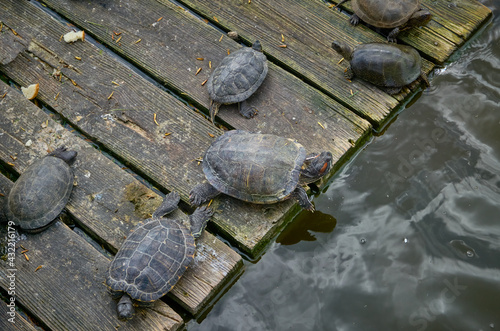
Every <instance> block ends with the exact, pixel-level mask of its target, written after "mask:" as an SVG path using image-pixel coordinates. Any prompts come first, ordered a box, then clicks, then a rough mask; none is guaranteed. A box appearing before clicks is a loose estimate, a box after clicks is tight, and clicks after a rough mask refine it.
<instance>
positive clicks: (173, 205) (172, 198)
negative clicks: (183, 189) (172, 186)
mask: <svg viewBox="0 0 500 331" xmlns="http://www.w3.org/2000/svg"><path fill="white" fill-rule="evenodd" d="M180 200H181V198H180V196H179V193H177V192H170V193H169V194H167V195H166V196H165V199H163V203H162V204H161V206H160V207H158V209H156V210H155V211H154V213H153V218H159V217H163V215H166V214H169V213H171V212H173V211H174V210H176V209H177V205H178V204H179V201H180Z"/></svg>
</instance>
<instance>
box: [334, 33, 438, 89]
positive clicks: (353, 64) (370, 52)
mask: <svg viewBox="0 0 500 331" xmlns="http://www.w3.org/2000/svg"><path fill="white" fill-rule="evenodd" d="M332 48H333V49H334V50H335V51H336V52H338V53H339V54H340V55H342V56H343V57H344V59H346V60H348V61H349V62H350V64H349V67H347V69H346V71H345V77H346V78H347V79H349V80H351V79H352V78H353V77H354V76H358V77H359V78H361V79H363V80H365V81H367V82H370V83H372V84H374V85H377V86H379V87H380V88H382V89H383V90H384V91H385V92H387V93H388V94H391V95H392V94H396V93H399V92H400V91H401V88H402V87H403V86H405V85H408V84H410V83H411V82H413V81H414V80H416V79H417V78H419V77H421V78H422V80H423V81H424V82H425V84H426V85H427V86H430V84H429V80H428V79H427V75H426V74H425V72H424V71H423V70H422V58H421V57H420V54H418V52H417V51H416V50H415V49H414V48H412V47H410V46H404V45H398V44H387V43H366V44H360V45H357V46H356V47H354V48H352V47H350V46H348V45H347V44H346V43H344V42H341V41H334V42H333V43H332Z"/></svg>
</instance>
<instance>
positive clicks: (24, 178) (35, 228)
mask: <svg viewBox="0 0 500 331" xmlns="http://www.w3.org/2000/svg"><path fill="white" fill-rule="evenodd" d="M77 154H78V153H77V152H76V151H73V150H67V149H66V147H64V146H62V147H59V148H57V149H56V150H54V151H53V152H52V153H50V154H48V155H46V156H45V157H43V158H41V159H39V160H37V161H36V162H34V163H33V164H32V165H30V166H29V167H28V169H26V171H25V172H24V173H23V174H22V175H21V176H20V177H19V178H18V179H17V181H16V182H15V183H14V185H13V186H12V189H11V191H10V193H9V196H8V198H7V205H6V206H5V214H6V216H7V219H8V220H9V221H12V222H13V223H14V224H15V225H17V226H19V227H20V228H21V229H23V230H24V231H26V232H28V233H37V232H41V231H43V230H45V229H47V228H48V227H49V226H50V225H51V224H52V222H53V221H55V219H56V217H57V216H58V215H59V214H60V213H61V211H62V210H63V209H64V207H65V206H66V204H67V203H68V200H69V197H70V195H71V191H72V189H73V182H74V175H73V170H72V169H71V167H70V165H71V164H72V163H73V162H74V160H75V158H76V156H77Z"/></svg>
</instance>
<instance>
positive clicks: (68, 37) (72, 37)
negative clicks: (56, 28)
mask: <svg viewBox="0 0 500 331" xmlns="http://www.w3.org/2000/svg"><path fill="white" fill-rule="evenodd" d="M78 39H80V40H81V41H84V40H85V31H83V30H82V31H78V32H75V31H70V32H68V33H66V34H65V35H64V41H65V42H67V43H72V42H75V41H77V40H78Z"/></svg>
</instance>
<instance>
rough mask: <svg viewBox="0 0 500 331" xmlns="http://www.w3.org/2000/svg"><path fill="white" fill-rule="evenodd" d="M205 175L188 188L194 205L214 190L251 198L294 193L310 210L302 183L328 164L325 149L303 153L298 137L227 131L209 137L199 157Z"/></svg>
mask: <svg viewBox="0 0 500 331" xmlns="http://www.w3.org/2000/svg"><path fill="white" fill-rule="evenodd" d="M202 164H203V172H204V174H205V177H206V181H204V182H203V183H200V184H198V185H196V186H195V187H194V188H193V189H192V190H191V192H190V195H189V198H190V202H191V204H193V205H195V206H199V205H201V204H203V203H204V202H206V201H209V200H211V199H213V198H214V197H216V196H217V195H219V194H220V193H224V194H227V195H229V196H232V197H234V198H237V199H240V200H243V201H248V202H251V203H256V204H272V203H276V202H278V201H282V200H285V199H287V198H291V197H293V198H295V199H297V200H298V202H299V204H300V206H301V207H302V208H305V209H307V210H310V211H314V206H313V205H312V203H311V201H309V198H308V197H307V194H306V191H305V189H304V188H303V187H302V185H305V184H309V183H313V182H315V181H317V180H318V179H320V178H321V177H323V176H325V175H326V174H327V173H328V172H329V171H330V169H331V167H332V154H331V153H330V152H321V153H311V154H309V155H307V156H306V151H305V149H304V147H303V146H302V145H301V144H299V143H298V142H296V141H294V140H292V139H288V138H282V137H279V136H276V135H273V134H263V133H251V132H247V131H244V130H233V131H228V132H226V133H225V134H223V135H221V136H219V137H218V138H217V139H215V140H214V141H213V143H212V144H211V145H210V147H209V148H208V149H207V151H206V152H205V155H204V157H203V162H202Z"/></svg>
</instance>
